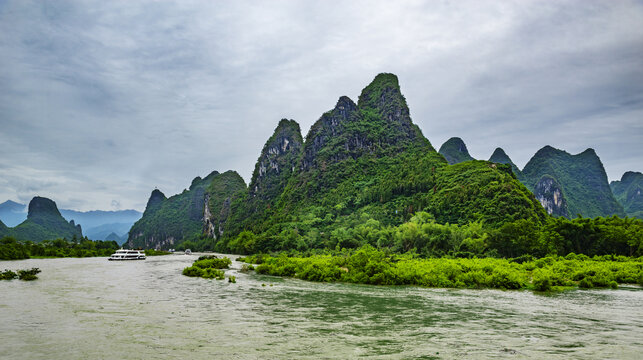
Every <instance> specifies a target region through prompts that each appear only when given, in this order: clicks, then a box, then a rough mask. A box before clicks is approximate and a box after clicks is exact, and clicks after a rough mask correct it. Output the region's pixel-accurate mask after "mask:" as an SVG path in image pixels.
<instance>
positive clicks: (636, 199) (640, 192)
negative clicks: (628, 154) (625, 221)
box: [610, 171, 643, 219]
mask: <svg viewBox="0 0 643 360" xmlns="http://www.w3.org/2000/svg"><path fill="white" fill-rule="evenodd" d="M610 188H611V189H612V192H613V193H614V197H616V200H617V201H618V202H619V203H620V204H621V205H622V206H623V208H624V209H625V212H626V214H627V215H628V216H632V217H637V218H639V219H643V174H642V173H640V172H634V171H628V172H626V173H625V174H623V176H622V177H621V180H620V181H612V182H611V183H610Z"/></svg>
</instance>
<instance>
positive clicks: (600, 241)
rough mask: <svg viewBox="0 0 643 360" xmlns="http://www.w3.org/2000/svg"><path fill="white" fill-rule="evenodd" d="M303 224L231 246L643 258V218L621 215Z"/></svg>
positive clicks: (247, 236)
mask: <svg viewBox="0 0 643 360" xmlns="http://www.w3.org/2000/svg"><path fill="white" fill-rule="evenodd" d="M309 220H310V219H309ZM312 223H313V224H315V223H317V222H316V221H315V222H312ZM301 224H302V228H299V229H297V228H291V229H285V230H283V231H281V232H279V233H276V234H272V235H266V234H265V233H264V234H259V235H255V234H254V233H252V232H250V231H244V232H242V233H241V234H239V236H237V237H236V238H235V239H233V240H232V241H231V242H229V243H228V246H229V248H230V251H232V252H235V253H243V254H251V253H260V252H270V251H284V250H289V249H296V250H299V251H306V250H309V249H321V248H327V249H335V248H357V247H360V246H364V245H370V246H374V247H377V248H380V249H387V250H388V251H393V252H398V253H403V252H407V251H414V252H416V253H417V254H419V255H420V256H422V257H436V256H456V257H472V256H492V257H509V258H510V257H518V256H522V255H530V256H537V257H542V256H547V255H567V254H569V253H578V254H585V255H589V256H594V255H611V254H615V255H624V256H643V221H642V220H640V219H635V218H624V219H622V218H619V217H616V216H612V217H609V218H601V217H599V218H594V219H589V218H578V219H573V220H569V219H566V218H548V219H547V221H543V222H542V223H541V222H540V221H539V220H538V219H518V220H514V221H512V222H505V223H504V224H503V225H501V226H498V227H486V226H484V222H482V221H472V222H469V223H467V224H449V223H446V224H440V223H438V222H437V221H436V219H435V218H434V217H433V216H432V215H431V214H429V213H425V212H418V213H416V214H415V215H414V216H413V217H412V218H411V219H410V220H409V221H408V222H406V223H403V224H401V225H398V226H390V225H384V224H382V223H381V222H379V221H377V220H375V219H372V218H366V217H363V218H362V219H358V220H356V222H355V223H354V224H351V226H346V227H338V228H336V229H334V230H333V231H331V232H329V233H324V234H322V233H320V232H319V231H318V230H317V229H316V228H314V227H310V228H308V229H306V228H304V227H303V225H304V224H305V222H302V223H301ZM300 230H305V231H300Z"/></svg>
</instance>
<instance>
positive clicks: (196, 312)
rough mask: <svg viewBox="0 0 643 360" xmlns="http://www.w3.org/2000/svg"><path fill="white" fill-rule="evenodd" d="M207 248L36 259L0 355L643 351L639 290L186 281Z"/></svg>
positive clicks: (13, 303) (2, 293)
mask: <svg viewBox="0 0 643 360" xmlns="http://www.w3.org/2000/svg"><path fill="white" fill-rule="evenodd" d="M197 256H198V255H191V256H188V255H171V256H161V257H148V258H147V260H145V261H132V262H109V261H107V259H106V258H86V259H31V260H23V261H12V262H7V261H4V262H0V270H2V269H5V268H7V269H14V270H15V269H26V268H31V267H39V268H41V269H42V273H41V274H39V280H37V281H33V282H23V281H18V280H13V281H0V320H1V321H0V339H2V341H0V354H1V355H0V357H2V358H8V359H38V358H42V359H70V358H73V359H81V358H82V359H86V358H89V359H96V358H114V359H116V358H123V359H125V358H128V359H140V358H157V359H158V358H191V359H205V358H209V359H212V358H215V359H218V358H225V359H257V358H263V359H267V358H283V359H289V358H311V359H318V358H338V359H345V358H359V357H375V358H383V359H409V358H417V359H443V358H444V359H449V358H473V359H475V358H501V359H502V358H510V359H523V358H524V359H526V358H551V359H555V358H559V359H574V358H577V359H588V358H596V359H606V358H612V359H628V358H631V359H635V358H640V356H641V353H643V291H642V290H641V289H639V288H635V287H633V288H629V289H627V288H626V289H619V290H589V291H570V292H565V293H562V294H551V295H538V294H534V293H532V292H527V291H498V290H444V289H426V288H416V287H376V286H362V285H350V284H320V283H309V282H304V281H299V280H292V279H281V278H274V277H269V276H261V275H255V274H242V273H238V272H237V269H239V268H240V264H239V263H237V262H233V264H232V267H233V269H232V270H228V271H227V272H226V275H234V276H236V277H237V283H236V284H231V283H228V282H227V281H217V280H206V279H200V278H188V277H185V276H182V275H181V270H182V269H183V268H184V267H186V266H189V265H190V264H191V263H192V261H194V260H195V259H196V258H197Z"/></svg>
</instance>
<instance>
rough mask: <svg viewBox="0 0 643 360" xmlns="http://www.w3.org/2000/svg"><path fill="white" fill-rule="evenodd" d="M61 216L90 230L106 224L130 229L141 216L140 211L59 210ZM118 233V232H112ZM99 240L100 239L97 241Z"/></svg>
mask: <svg viewBox="0 0 643 360" xmlns="http://www.w3.org/2000/svg"><path fill="white" fill-rule="evenodd" d="M60 213H61V214H62V216H63V217H64V218H65V219H67V220H74V221H75V222H76V224H81V225H82V226H83V228H84V229H90V228H94V227H97V226H104V225H107V224H130V227H131V226H132V225H133V224H134V223H135V222H136V221H137V220H138V219H140V218H141V216H143V214H142V213H141V212H140V211H136V210H118V211H103V210H92V211H75V210H65V209H62V210H60ZM114 232H116V233H118V231H116V230H114ZM98 240H101V239H98Z"/></svg>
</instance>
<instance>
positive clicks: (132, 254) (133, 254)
mask: <svg viewBox="0 0 643 360" xmlns="http://www.w3.org/2000/svg"><path fill="white" fill-rule="evenodd" d="M108 260H145V253H144V252H142V251H140V250H124V249H120V250H116V252H115V253H113V254H112V256H110V257H109V259H108Z"/></svg>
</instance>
